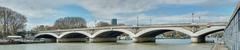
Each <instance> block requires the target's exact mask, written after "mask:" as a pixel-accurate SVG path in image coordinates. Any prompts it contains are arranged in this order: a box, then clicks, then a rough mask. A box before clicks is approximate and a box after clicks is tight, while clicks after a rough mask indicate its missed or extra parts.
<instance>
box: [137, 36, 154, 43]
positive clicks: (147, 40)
mask: <svg viewBox="0 0 240 50" xmlns="http://www.w3.org/2000/svg"><path fill="white" fill-rule="evenodd" d="M133 41H134V42H135V43H141V42H155V38H152V37H143V38H140V37H136V38H134V39H133Z"/></svg>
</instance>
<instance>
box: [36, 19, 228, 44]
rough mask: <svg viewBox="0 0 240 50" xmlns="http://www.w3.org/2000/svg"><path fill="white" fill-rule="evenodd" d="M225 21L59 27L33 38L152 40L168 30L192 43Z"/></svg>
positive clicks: (222, 25)
mask: <svg viewBox="0 0 240 50" xmlns="http://www.w3.org/2000/svg"><path fill="white" fill-rule="evenodd" d="M226 24H227V23H226V22H214V23H197V24H194V23H178V24H155V25H144V26H109V27H94V28H81V29H61V30H60V29H59V30H48V31H40V32H39V33H38V34H37V35H35V38H49V39H52V40H53V41H56V42H74V41H84V42H115V41H117V36H120V35H127V36H129V37H130V38H131V40H133V41H134V42H154V41H155V37H156V36H157V35H159V34H162V33H165V32H168V31H177V32H181V33H183V34H186V35H189V36H190V37H191V41H192V42H193V43H198V42H205V36H207V35H209V34H212V33H215V32H218V31H223V30H224V29H225V26H226Z"/></svg>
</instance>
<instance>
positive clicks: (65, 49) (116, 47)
mask: <svg viewBox="0 0 240 50" xmlns="http://www.w3.org/2000/svg"><path fill="white" fill-rule="evenodd" d="M212 45H213V44H212V43H191V40H190V39H165V40H157V42H156V43H154V42H152V43H131V42H121V41H118V43H41V44H17V45H0V49H1V50H210V49H211V47H212Z"/></svg>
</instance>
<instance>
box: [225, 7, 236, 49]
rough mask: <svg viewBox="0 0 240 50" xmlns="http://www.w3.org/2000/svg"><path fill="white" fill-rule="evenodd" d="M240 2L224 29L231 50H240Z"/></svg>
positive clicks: (226, 41) (227, 44) (226, 42)
mask: <svg viewBox="0 0 240 50" xmlns="http://www.w3.org/2000/svg"><path fill="white" fill-rule="evenodd" d="M239 7H240V4H238V5H237V7H236V9H235V11H234V12H233V14H232V16H231V18H230V21H229V23H228V25H227V27H226V29H225V30H224V41H225V44H226V46H227V47H228V48H229V50H240V17H239V16H240V11H239Z"/></svg>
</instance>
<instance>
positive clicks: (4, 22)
mask: <svg viewBox="0 0 240 50" xmlns="http://www.w3.org/2000/svg"><path fill="white" fill-rule="evenodd" d="M26 22H27V19H26V17H25V16H24V15H21V14H20V13H17V12H15V11H12V10H11V9H8V8H5V7H0V28H1V30H0V31H1V34H2V36H6V35H16V33H17V32H19V31H23V30H24V27H25V23H26Z"/></svg>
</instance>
